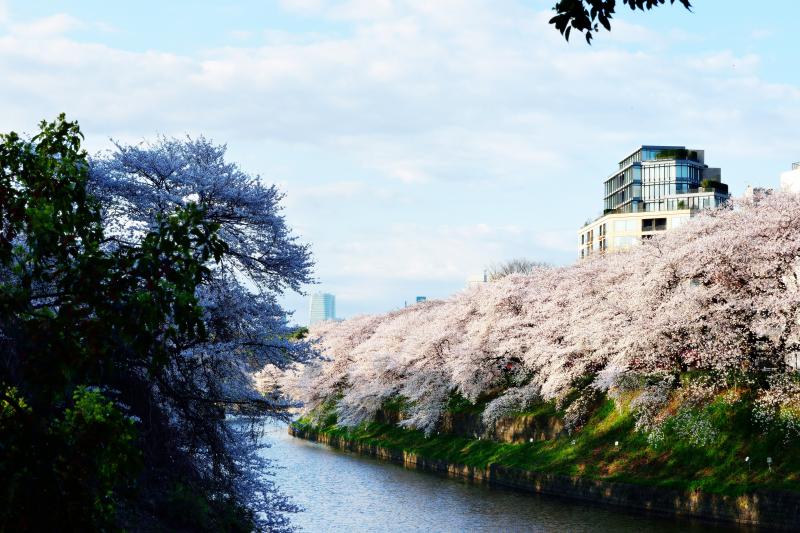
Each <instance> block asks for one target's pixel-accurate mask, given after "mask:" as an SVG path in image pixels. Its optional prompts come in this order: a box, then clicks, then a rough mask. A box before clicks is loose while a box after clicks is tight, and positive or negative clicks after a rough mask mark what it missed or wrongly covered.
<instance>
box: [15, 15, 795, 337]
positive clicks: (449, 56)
mask: <svg viewBox="0 0 800 533" xmlns="http://www.w3.org/2000/svg"><path fill="white" fill-rule="evenodd" d="M554 3H555V0H528V1H514V0H485V1H483V0H459V1H456V0H436V1H435V2H432V1H430V0H398V1H393V0H280V1H274V2H270V1H266V0H243V1H238V2H237V1H231V2H219V1H218V0H215V1H206V0H193V1H191V2H190V1H188V0H173V1H170V2H163V1H150V0H140V1H138V2H135V3H131V2H107V1H101V0H94V1H88V0H87V1H80V0H73V1H71V2H63V1H55V0H38V1H36V2H30V1H23V0H0V131H3V132H7V131H11V130H14V131H18V132H21V133H24V132H27V133H33V132H34V131H35V129H36V125H37V124H38V122H39V121H40V120H42V119H52V118H54V117H55V116H56V115H57V114H58V113H60V112H62V111H63V112H65V113H67V116H68V118H70V119H77V120H78V121H79V122H80V124H81V128H82V130H83V132H84V133H85V135H86V147H87V149H88V150H89V151H90V152H91V153H96V152H99V151H102V150H107V149H109V147H110V146H111V140H112V139H115V140H118V141H122V142H130V143H137V142H142V141H144V140H146V139H152V138H154V137H155V136H157V135H168V136H183V135H186V134H188V135H192V136H197V135H205V136H206V137H208V138H211V139H213V140H214V141H216V142H218V143H223V144H226V145H227V146H228V157H229V159H230V160H232V161H236V162H237V163H239V165H240V166H241V167H242V168H243V169H244V170H245V171H247V172H249V173H252V174H254V175H259V176H260V177H261V179H262V180H264V181H265V182H267V183H275V184H277V185H278V186H279V187H280V189H281V190H282V191H283V192H284V193H285V198H284V200H283V206H284V214H285V216H286V218H287V221H288V223H289V225H290V226H291V227H292V228H294V233H295V235H297V237H298V238H299V240H300V241H301V242H305V243H309V244H310V246H311V249H312V252H313V255H314V259H315V262H316V266H315V278H316V279H317V282H318V283H317V284H315V285H310V286H308V287H307V288H306V290H307V291H308V292H309V293H310V292H314V291H324V292H331V293H334V294H335V295H336V298H337V302H336V303H337V314H338V315H339V316H341V317H350V316H354V315H357V314H362V313H379V312H385V311H389V310H391V309H394V308H398V307H402V306H403V305H404V302H405V301H408V302H411V301H413V300H414V298H415V297H416V296H418V295H424V296H427V297H428V298H439V297H445V296H447V295H449V294H452V293H454V292H456V291H458V290H461V289H462V288H463V287H464V286H465V281H466V279H467V278H468V277H470V276H473V275H476V274H478V273H480V272H482V271H483V269H484V268H485V267H487V266H488V265H490V264H492V263H498V262H502V261H505V260H508V259H511V258H517V257H523V258H528V259H531V260H537V261H546V262H550V263H553V264H558V265H562V264H569V263H571V262H573V261H575V260H576V256H577V230H578V228H579V227H580V226H582V225H583V223H584V222H585V221H586V220H587V219H589V218H594V217H595V216H597V215H598V213H599V212H600V210H601V209H602V182H603V180H604V179H605V178H606V177H607V176H608V175H609V174H611V173H612V172H613V170H614V168H615V167H616V165H617V163H618V161H619V160H621V159H622V158H623V157H624V156H626V155H627V154H629V153H630V152H632V151H633V150H634V149H636V147H638V146H640V145H642V144H665V145H685V146H688V147H692V148H700V149H705V150H706V162H707V163H708V164H710V165H711V166H719V167H722V175H723V180H724V181H725V182H727V183H728V184H729V185H730V187H731V191H732V192H733V193H734V194H736V195H738V194H741V193H742V192H743V191H744V188H745V187H746V186H747V185H748V184H750V185H754V186H776V185H777V184H778V175H779V174H780V172H782V171H784V170H787V169H789V168H790V167H791V163H792V162H794V161H800V65H799V64H798V63H800V54H798V45H797V31H796V21H797V20H800V2H797V1H796V0H770V2H763V3H756V2H752V1H745V0H695V1H694V2H693V3H694V9H693V12H688V11H686V10H684V9H683V8H682V7H679V6H673V7H662V8H659V9H656V10H655V11H653V12H650V13H644V14H643V13H641V12H637V13H631V12H630V11H629V10H628V9H627V8H625V9H620V13H619V14H618V16H617V17H616V18H615V19H614V21H613V29H612V32H611V33H605V32H602V33H598V34H597V35H596V37H595V40H594V44H593V45H592V46H588V45H587V44H586V43H585V41H584V40H583V39H582V38H581V37H580V36H579V35H578V36H573V38H572V41H571V42H569V43H567V42H565V41H564V40H563V38H562V37H561V36H560V35H559V34H558V33H557V32H556V31H555V30H554V29H553V28H552V26H549V25H548V19H549V18H550V17H551V16H552V13H551V11H550V9H551V8H552V5H553V4H554ZM756 4H758V5H757V7H755V6H756ZM282 301H283V303H284V305H285V306H286V308H287V309H289V310H292V311H294V312H295V315H294V321H295V322H297V323H299V324H303V323H305V322H307V320H308V296H307V295H306V296H304V295H300V294H286V295H284V296H283V298H282Z"/></svg>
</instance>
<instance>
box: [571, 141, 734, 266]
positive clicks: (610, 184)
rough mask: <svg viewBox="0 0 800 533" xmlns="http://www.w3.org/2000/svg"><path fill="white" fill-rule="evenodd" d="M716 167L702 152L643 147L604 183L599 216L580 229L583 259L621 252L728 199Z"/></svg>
mask: <svg viewBox="0 0 800 533" xmlns="http://www.w3.org/2000/svg"><path fill="white" fill-rule="evenodd" d="M721 176H722V172H721V170H720V169H719V168H713V167H709V166H708V165H706V164H705V152H704V151H703V150H694V149H687V148H686V147H684V146H641V147H640V148H637V149H636V150H635V151H634V152H633V153H631V154H630V155H628V156H627V157H625V158H624V159H622V161H620V162H619V165H618V168H617V169H616V170H615V171H614V172H613V173H612V174H611V175H610V176H609V177H607V178H606V179H605V181H604V183H603V187H604V196H603V207H604V209H603V215H602V216H600V217H599V218H597V219H596V220H594V221H592V222H589V223H587V224H586V225H585V226H584V227H583V228H581V229H580V230H579V231H578V234H579V237H580V250H581V252H580V254H581V257H582V258H584V257H588V256H589V255H591V254H593V253H598V252H602V253H604V252H607V251H617V250H625V249H627V248H630V247H631V246H635V245H637V244H638V243H640V242H641V241H642V239H648V238H650V237H652V236H653V235H656V234H658V233H659V232H662V231H667V230H669V229H672V228H677V227H679V226H680V225H681V224H683V223H685V222H686V221H687V220H688V219H689V218H691V217H692V216H694V215H695V214H697V213H698V212H699V211H700V210H702V209H713V208H716V207H719V206H721V205H722V204H724V203H725V202H727V201H728V199H729V198H730V195H729V194H728V186H727V185H725V184H724V183H722V178H721Z"/></svg>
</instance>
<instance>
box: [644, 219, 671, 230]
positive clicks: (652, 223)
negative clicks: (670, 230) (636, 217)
mask: <svg viewBox="0 0 800 533" xmlns="http://www.w3.org/2000/svg"><path fill="white" fill-rule="evenodd" d="M666 229H667V219H666V218H643V219H642V231H666Z"/></svg>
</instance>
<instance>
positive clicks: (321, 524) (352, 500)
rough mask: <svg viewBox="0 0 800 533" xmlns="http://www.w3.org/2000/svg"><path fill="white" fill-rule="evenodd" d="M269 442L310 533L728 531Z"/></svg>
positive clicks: (274, 430)
mask: <svg viewBox="0 0 800 533" xmlns="http://www.w3.org/2000/svg"><path fill="white" fill-rule="evenodd" d="M266 439H267V441H268V442H270V443H271V444H272V447H271V448H269V449H267V450H265V452H264V453H265V454H266V455H267V456H269V457H271V458H274V459H276V460H277V461H279V463H280V464H281V466H282V467H283V469H281V470H278V472H277V476H276V478H277V479H276V482H277V483H278V484H279V485H280V487H281V489H282V490H283V491H284V492H285V493H287V494H289V495H290V496H292V498H293V499H294V501H295V502H296V503H298V504H300V505H301V506H303V507H304V508H305V509H306V510H305V512H302V513H299V514H297V515H294V516H293V522H294V523H295V524H296V525H297V526H299V527H300V528H302V530H303V531H311V532H317V531H320V532H324V531H346V532H351V531H353V532H356V531H380V532H390V531H391V532H395V531H397V532H405V531H426V532H427V531H431V532H439V531H442V532H445V531H447V532H449V531H470V532H471V531H548V532H549V531H554V532H562V531H563V532H573V531H576V532H581V531H622V532H632V533H633V532H636V533H639V532H647V533H659V532H667V531H687V532H699V531H725V529H722V528H718V527H717V528H714V527H712V526H709V525H708V524H702V523H695V522H688V521H675V520H665V519H660V518H654V517H650V516H645V515H639V514H633V513H627V512H625V511H619V510H609V509H605V508H602V507H595V506H592V505H587V504H585V503H581V502H575V501H571V500H565V499H560V498H555V497H548V496H539V495H535V494H526V493H521V492H516V491H512V490H506V489H499V488H492V487H486V486H482V485H477V484H470V483H467V482H463V481H459V480H455V479H450V478H446V477H443V476H439V475H436V474H430V473H425V472H418V471H414V470H407V469H405V468H403V467H401V466H399V465H395V464H393V463H387V462H382V461H378V460H376V459H371V458H367V457H362V456H359V455H355V454H352V453H348V452H342V451H338V450H335V449H332V448H329V447H327V446H325V445H322V444H317V443H313V442H309V441H305V440H301V439H295V438H293V437H291V436H290V435H288V434H287V433H286V426H283V425H281V426H270V427H269V428H268V429H267V435H266ZM740 531H741V530H740Z"/></svg>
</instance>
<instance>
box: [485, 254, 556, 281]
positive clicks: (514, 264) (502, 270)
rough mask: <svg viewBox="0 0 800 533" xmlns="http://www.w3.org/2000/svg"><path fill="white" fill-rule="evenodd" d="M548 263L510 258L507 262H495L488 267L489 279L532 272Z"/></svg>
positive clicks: (495, 279) (546, 265)
mask: <svg viewBox="0 0 800 533" xmlns="http://www.w3.org/2000/svg"><path fill="white" fill-rule="evenodd" d="M547 267H548V264H547V263H542V262H540V261H531V260H530V259H523V258H517V259H510V260H508V261H506V262H505V263H499V264H493V265H491V266H490V267H489V268H487V269H486V270H487V273H488V275H489V281H497V280H499V279H502V278H504V277H506V276H509V275H511V274H525V275H528V274H532V273H534V272H536V270H537V269H540V268H547Z"/></svg>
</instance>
